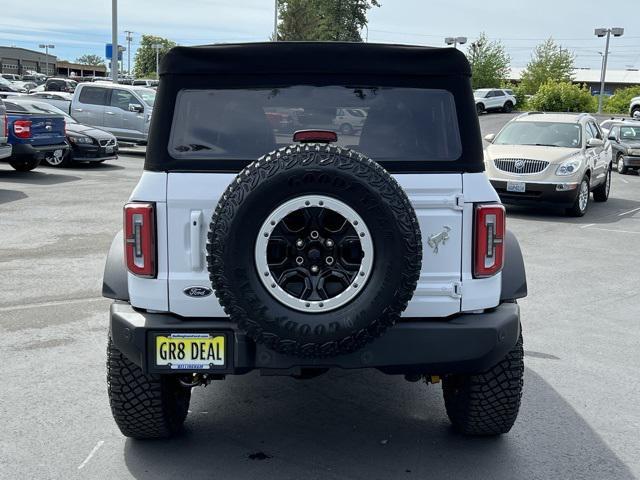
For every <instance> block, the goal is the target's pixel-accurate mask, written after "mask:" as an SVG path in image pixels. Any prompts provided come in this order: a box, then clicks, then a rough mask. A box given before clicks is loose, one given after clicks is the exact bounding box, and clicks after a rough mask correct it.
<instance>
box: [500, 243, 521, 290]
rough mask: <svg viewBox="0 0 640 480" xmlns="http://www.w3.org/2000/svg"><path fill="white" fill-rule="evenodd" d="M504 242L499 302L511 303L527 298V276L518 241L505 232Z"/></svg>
mask: <svg viewBox="0 0 640 480" xmlns="http://www.w3.org/2000/svg"><path fill="white" fill-rule="evenodd" d="M504 242H505V259H504V267H503V268H502V293H501V294H500V302H507V301H513V300H517V299H518V298H524V297H526V296H527V275H526V272H525V268H524V258H523V257H522V250H520V244H519V243H518V239H517V238H516V236H515V235H514V234H513V233H512V232H510V231H509V230H507V233H506V235H505V239H504Z"/></svg>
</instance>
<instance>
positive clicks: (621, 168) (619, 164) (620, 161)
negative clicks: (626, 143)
mask: <svg viewBox="0 0 640 480" xmlns="http://www.w3.org/2000/svg"><path fill="white" fill-rule="evenodd" d="M623 157H624V155H623V154H622V153H619V154H618V156H617V157H616V171H617V172H618V173H620V174H621V175H626V173H627V172H628V171H629V169H628V168H627V167H625V165H624V158H623Z"/></svg>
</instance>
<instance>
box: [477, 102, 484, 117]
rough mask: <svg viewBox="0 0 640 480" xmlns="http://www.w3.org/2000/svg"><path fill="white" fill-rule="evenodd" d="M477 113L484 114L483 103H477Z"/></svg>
mask: <svg viewBox="0 0 640 480" xmlns="http://www.w3.org/2000/svg"><path fill="white" fill-rule="evenodd" d="M476 112H478V115H480V114H481V113H482V112H484V105H483V104H482V103H476Z"/></svg>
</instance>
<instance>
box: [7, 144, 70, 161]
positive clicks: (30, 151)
mask: <svg viewBox="0 0 640 480" xmlns="http://www.w3.org/2000/svg"><path fill="white" fill-rule="evenodd" d="M68 148H69V145H67V144H66V143H58V144H55V145H31V144H30V143H16V144H14V145H13V156H14V157H33V158H38V157H39V158H41V159H42V158H44V156H45V155H46V154H47V153H51V152H54V151H55V150H67V149H68Z"/></svg>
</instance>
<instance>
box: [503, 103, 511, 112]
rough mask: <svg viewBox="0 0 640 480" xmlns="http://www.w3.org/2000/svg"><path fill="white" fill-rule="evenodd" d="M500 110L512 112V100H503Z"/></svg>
mask: <svg viewBox="0 0 640 480" xmlns="http://www.w3.org/2000/svg"><path fill="white" fill-rule="evenodd" d="M502 111H503V112H504V113H511V112H513V103H512V102H505V104H504V107H502Z"/></svg>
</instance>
